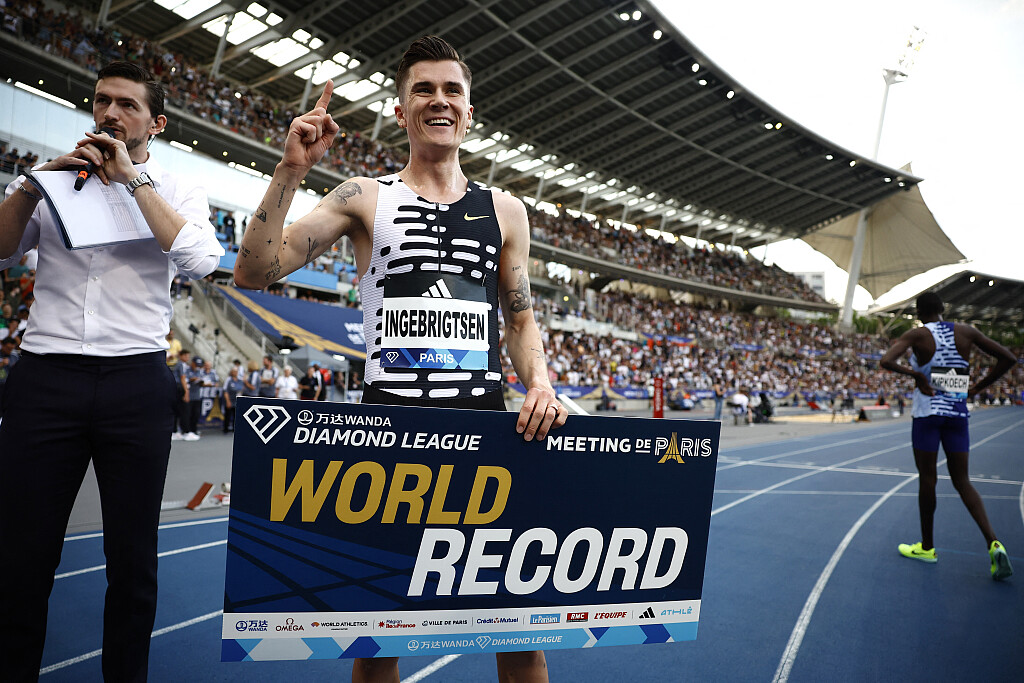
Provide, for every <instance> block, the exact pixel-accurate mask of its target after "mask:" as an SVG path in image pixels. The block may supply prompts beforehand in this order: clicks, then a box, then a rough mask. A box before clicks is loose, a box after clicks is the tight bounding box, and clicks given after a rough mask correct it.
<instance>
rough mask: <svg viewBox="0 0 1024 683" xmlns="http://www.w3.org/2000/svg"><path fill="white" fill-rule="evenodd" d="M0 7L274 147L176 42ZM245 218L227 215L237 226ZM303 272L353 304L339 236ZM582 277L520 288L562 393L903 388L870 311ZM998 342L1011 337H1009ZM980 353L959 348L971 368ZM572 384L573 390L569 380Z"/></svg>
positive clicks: (44, 43)
mask: <svg viewBox="0 0 1024 683" xmlns="http://www.w3.org/2000/svg"><path fill="white" fill-rule="evenodd" d="M0 11H2V12H3V13H4V21H3V30H4V31H5V32H6V33H8V34H10V35H13V36H16V37H17V38H18V39H19V40H21V41H24V42H26V43H29V44H31V45H34V46H36V47H37V48H40V49H42V50H43V51H45V52H46V53H48V54H49V55H52V56H54V57H57V58H60V59H64V60H70V61H72V62H74V63H75V64H77V65H79V66H81V67H84V68H85V69H87V70H89V71H91V72H95V71H97V70H98V68H99V67H100V66H101V65H102V64H104V63H106V62H107V61H109V60H111V59H129V60H133V61H137V62H139V63H140V64H142V65H143V66H145V67H146V68H148V69H150V70H151V71H152V72H153V73H154V74H155V75H156V76H157V77H158V78H159V79H160V80H161V81H162V82H163V83H164V84H165V87H166V90H167V99H168V104H170V105H173V106H175V107H177V108H179V109H181V110H184V111H185V112H188V113H189V114H191V115H192V116H195V117H198V118H200V119H203V120H205V121H208V122H212V123H215V124H217V125H219V126H223V127H224V128H225V129H227V130H230V131H231V132H233V133H236V134H240V135H243V136H245V137H248V138H251V139H253V140H256V141H258V142H260V143H263V144H265V145H267V146H269V147H272V148H280V147H281V146H282V144H283V136H284V135H285V133H286V131H287V126H288V124H289V122H290V121H291V119H292V118H293V117H294V116H295V115H296V112H297V109H296V107H295V106H294V104H292V105H289V103H286V102H282V101H277V100H274V99H273V98H272V97H271V96H269V95H267V94H266V93H263V92H260V91H258V90H256V89H253V88H250V87H248V86H246V85H245V84H243V83H236V82H231V81H230V80H228V79H227V78H224V77H214V76H213V75H211V74H210V73H209V72H207V71H205V70H204V69H203V68H201V67H200V66H199V65H197V64H195V63H193V62H192V61H190V60H189V59H188V57H187V56H186V55H184V54H182V53H180V52H175V51H173V50H171V49H168V48H167V47H166V46H163V45H161V44H159V43H154V42H152V41H150V40H147V39H145V38H143V37H140V36H135V35H131V34H129V33H127V32H125V31H122V30H119V29H118V28H117V27H116V26H115V27H113V29H111V28H109V27H108V28H106V29H103V30H98V29H96V28H95V27H94V25H93V24H92V21H91V18H90V17H88V16H86V15H85V14H83V13H81V12H80V11H79V10H78V9H77V8H71V9H69V8H67V7H63V6H61V5H59V4H56V3H50V2H47V3H43V2H38V1H36V2H24V3H9V4H8V5H7V6H6V7H4V8H0ZM0 152H3V153H0V159H2V160H3V161H4V162H5V164H6V166H7V167H9V168H5V169H4V170H6V171H8V172H12V171H15V170H17V168H18V164H19V162H20V163H21V164H25V163H29V162H30V161H31V160H32V159H31V157H22V156H19V155H17V154H15V155H13V156H12V154H11V152H12V150H6V149H5V150H0ZM26 159H27V161H26ZM406 160H407V157H406V155H405V154H404V153H403V152H402V151H401V150H400V149H395V148H392V147H389V146H388V145H387V144H385V143H384V142H382V141H380V140H373V139H370V137H368V136H367V135H365V134H363V133H361V132H360V131H355V130H344V129H343V131H342V133H341V134H340V135H339V137H338V139H337V140H336V142H335V144H334V146H333V148H332V149H331V150H330V151H329V153H328V154H327V155H326V156H325V158H324V159H323V161H322V162H321V164H322V165H323V166H325V167H327V168H329V169H330V170H332V171H335V172H337V173H339V174H341V175H342V176H344V177H348V176H356V175H359V176H369V177H375V176H379V175H382V174H386V173H392V172H394V171H396V170H399V169H401V168H402V167H403V165H404V164H405V162H406ZM232 213H233V212H230V211H227V210H217V209H215V210H214V214H213V217H212V218H213V222H214V223H215V225H217V227H218V229H220V230H221V231H222V232H223V235H222V236H223V238H224V241H225V246H227V247H228V249H229V250H233V249H235V247H234V246H233V245H234V243H235V242H236V241H237V234H240V233H236V228H235V227H234V226H235V225H236V222H235V220H234V217H232V218H231V219H230V221H228V220H227V218H228V216H229V215H231V214H232ZM247 219H248V217H241V220H238V221H237V229H238V230H241V229H243V228H244V225H245V222H246V220H247ZM530 225H531V231H532V238H533V240H534V241H535V242H540V243H545V244H550V245H552V246H554V247H559V248H562V249H567V250H570V251H572V252H574V253H577V254H583V255H586V256H590V257H592V258H595V259H598V260H600V261H603V262H607V263H617V264H621V265H624V266H629V267H632V268H637V269H640V270H643V271H645V272H648V273H653V274H658V275H664V276H670V277H674V278H681V279H683V280H688V281H694V282H701V283H706V284H712V285H716V286H719V287H724V288H728V289H730V290H733V291H742V292H751V293H759V294H771V295H773V296H775V297H783V298H786V299H791V300H793V301H794V303H795V304H799V303H804V302H814V303H822V302H824V300H823V299H822V298H821V297H820V296H819V295H818V294H816V293H815V292H813V291H812V290H811V289H810V288H809V287H808V286H807V285H806V284H805V283H804V281H803V280H801V279H800V278H798V277H796V276H795V275H793V274H791V273H788V272H785V271H783V270H782V269H780V268H778V267H777V266H773V265H766V264H765V263H762V262H761V261H758V260H757V259H755V258H753V257H752V256H750V255H748V254H746V253H745V252H744V251H743V250H741V249H728V248H715V247H714V245H710V244H707V243H705V244H704V245H701V246H690V245H688V244H687V243H685V242H684V241H682V240H680V239H673V238H671V237H670V236H667V235H665V234H663V233H659V232H657V231H648V230H644V229H637V228H635V227H634V226H630V225H626V224H623V223H620V222H618V221H615V220H614V219H613V217H611V216H595V217H594V218H593V219H590V218H587V217H586V216H584V215H580V214H578V213H576V214H571V213H569V212H568V211H566V210H564V209H563V210H561V211H560V212H558V213H557V214H556V213H551V212H546V211H541V210H537V209H532V208H531V209H530ZM228 265H229V264H228ZM535 265H536V264H535ZM307 267H308V268H310V269H311V270H316V271H321V272H325V273H328V274H330V275H332V276H334V275H336V276H337V278H338V287H337V289H338V290H341V291H342V292H343V294H342V296H341V301H338V298H339V297H338V296H337V293H336V292H331V291H330V290H328V291H324V290H323V289H322V288H312V289H307V288H304V287H303V286H301V285H286V286H285V287H274V288H272V292H273V293H279V294H284V295H286V296H289V297H291V298H300V299H309V300H314V301H320V302H322V303H323V305H327V306H348V307H358V306H359V302H358V296H357V290H356V288H355V286H356V285H357V284H358V278H357V277H356V275H355V268H354V266H353V263H352V258H351V255H350V254H349V253H348V252H347V250H346V249H345V248H344V247H343V245H335V247H334V248H333V249H332V250H331V251H330V252H328V254H325V255H324V256H323V257H321V258H320V259H317V260H316V261H315V262H313V263H311V264H309V266H307ZM224 270H228V271H229V270H230V268H229V267H228V268H225V269H224ZM223 273H224V271H223V270H222V271H221V276H220V277H223ZM581 274H582V273H581ZM591 275H593V276H597V277H588V278H584V279H583V280H576V279H573V282H572V283H571V284H565V283H562V282H561V281H557V280H555V281H552V282H551V283H549V284H550V287H545V288H541V287H535V291H534V293H533V297H534V302H533V303H534V306H535V309H536V311H537V312H538V318H539V322H540V323H541V330H542V334H543V337H544V346H545V349H546V350H547V356H548V367H549V371H550V374H551V379H552V382H553V384H555V385H556V386H559V387H562V388H563V389H565V388H577V389H580V388H583V389H584V390H585V391H584V393H587V392H589V393H593V392H594V391H598V390H608V391H611V392H613V394H614V395H617V396H619V397H648V396H650V392H651V390H652V387H653V380H654V377H656V376H662V377H664V378H665V379H666V384H667V389H668V391H670V392H673V393H686V394H690V395H692V396H694V397H695V398H697V399H699V398H707V397H709V396H711V387H712V386H713V385H714V384H715V383H716V382H721V383H723V384H724V385H725V386H726V387H727V388H728V389H727V391H729V392H732V391H738V390H740V389H746V390H749V391H752V392H755V393H757V392H761V391H765V392H769V393H770V394H771V395H773V396H774V397H776V398H777V399H780V400H783V401H801V400H802V401H808V400H811V401H815V400H816V401H819V402H820V401H830V400H833V399H834V398H835V397H836V396H839V395H845V394H846V393H847V392H853V393H854V394H855V395H856V396H858V397H860V398H862V399H874V398H876V397H882V398H891V397H894V396H895V395H896V394H898V393H905V392H907V391H908V390H909V388H910V387H909V385H908V384H907V383H905V382H901V381H900V378H897V377H895V376H894V375H888V374H886V373H881V372H879V371H878V361H879V359H880V358H881V356H882V354H883V352H884V351H885V349H886V348H887V347H888V345H889V343H890V341H891V337H892V335H893V332H894V330H899V329H901V328H900V327H899V326H898V325H897V326H896V327H892V326H886V325H884V324H883V321H881V320H878V321H873V322H872V323H870V324H869V326H870V325H875V326H876V327H877V329H878V330H879V331H878V332H875V333H864V332H855V333H849V334H843V333H839V332H837V331H836V329H835V324H834V322H835V320H834V316H833V317H831V318H829V317H828V316H823V317H821V318H820V319H814V318H810V317H806V316H805V317H803V318H801V319H796V318H793V317H790V315H789V314H788V312H787V311H786V310H785V309H773V308H767V307H763V306H762V307H759V308H752V307H751V306H750V305H744V304H741V303H740V302H737V301H734V300H731V299H729V298H728V297H722V298H719V299H713V298H711V297H700V296H680V295H679V293H678V292H676V293H673V292H672V291H670V288H669V287H668V285H666V286H665V287H650V286H644V287H639V286H636V287H634V286H630V284H629V283H622V282H619V281H617V280H615V281H613V282H611V283H608V282H607V279H608V278H601V277H599V276H600V275H601V273H594V274H591ZM5 276H6V277H5V287H4V291H3V296H4V298H3V299H0V303H2V305H3V313H2V321H3V322H0V325H3V326H4V329H3V331H4V332H7V333H8V334H12V335H13V334H15V333H16V331H17V329H18V326H19V325H21V327H22V328H23V323H20V322H19V314H18V309H19V307H20V306H22V305H23V303H24V302H25V301H26V300H27V301H28V302H29V304H30V301H31V299H30V297H31V276H28V279H25V276H24V275H23V274H21V273H19V276H18V279H17V280H15V279H13V278H11V277H10V275H9V274H5ZM531 276H535V277H537V279H538V281H542V280H543V279H544V278H543V268H542V267H538V268H535V271H534V272H532V273H531ZM592 283H598V284H600V285H601V289H600V291H594V290H589V294H590V295H589V296H588V290H587V287H588V285H589V284H592ZM797 307H799V306H797ZM4 336H7V335H4ZM1013 341H1017V342H1018V343H1019V338H1018V339H1016V340H1013V339H1011V343H1012V342H1013ZM1014 351H1015V353H1016V354H1017V356H1018V357H1021V356H1022V355H1024V349H1022V348H1021V347H1020V346H1016V347H1015V348H1014ZM502 360H503V367H504V375H505V377H506V379H507V381H508V382H509V384H510V385H514V384H515V381H516V378H515V374H514V371H513V370H512V366H511V363H510V362H509V360H508V357H507V354H504V353H503V355H502ZM985 361H986V359H985V358H984V357H978V356H975V363H976V364H983V363H985ZM356 374H357V373H356ZM1022 394H1024V366H1022V365H1020V364H1018V365H1017V366H1016V367H1015V368H1014V370H1012V371H1011V373H1010V374H1008V375H1007V376H1006V377H1005V378H1004V379H1003V380H1002V381H1001V382H1000V383H999V384H998V385H997V387H994V388H993V390H992V391H990V392H988V393H987V394H986V395H985V396H982V397H980V398H979V400H981V401H988V402H998V401H999V400H1003V401H1016V402H1019V401H1020V400H1021V396H1022ZM576 395H581V393H580V391H577V393H576Z"/></svg>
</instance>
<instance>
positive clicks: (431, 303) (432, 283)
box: [359, 174, 501, 399]
mask: <svg viewBox="0 0 1024 683" xmlns="http://www.w3.org/2000/svg"><path fill="white" fill-rule="evenodd" d="M377 183H378V188H377V209H376V213H375V215H374V220H373V251H372V255H371V258H370V267H369V268H368V269H367V271H366V273H365V274H364V275H363V277H362V279H361V280H360V282H359V293H360V296H361V298H362V303H363V334H364V336H365V337H366V373H365V381H366V383H367V384H369V385H371V386H373V387H375V388H377V389H380V390H382V391H387V392H390V393H393V394H397V395H399V396H408V397H413V398H425V399H431V398H433V399H444V398H464V397H468V396H480V395H483V394H485V393H487V392H490V391H495V390H497V389H500V388H501V360H500V357H499V355H498V262H499V259H500V258H501V230H500V229H499V227H498V219H497V216H496V214H495V210H494V201H493V199H492V197H491V192H490V190H488V189H487V188H485V187H483V186H482V185H479V184H478V183H474V182H472V181H470V182H469V185H468V187H467V189H466V194H464V195H463V196H462V198H461V199H459V200H458V201H457V202H455V203H453V204H439V203H436V202H429V201H427V200H426V199H423V198H422V197H419V196H417V194H416V192H414V191H413V190H412V189H411V188H410V187H409V186H408V185H406V184H405V183H404V182H402V180H401V178H399V177H398V175H397V174H392V175H388V176H384V177H381V178H378V179H377Z"/></svg>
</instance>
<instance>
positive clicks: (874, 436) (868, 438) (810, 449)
mask: <svg viewBox="0 0 1024 683" xmlns="http://www.w3.org/2000/svg"><path fill="white" fill-rule="evenodd" d="M996 421H997V419H996V418H993V419H990V420H985V421H983V422H972V423H971V426H972V427H983V426H985V425H987V424H989V423H991V422H996ZM902 434H906V429H900V430H899V431H893V432H884V433H878V434H869V435H865V436H862V437H860V438H857V439H847V440H846V441H836V442H835V443H826V444H819V445H817V446H809V447H807V448H802V449H800V450H797V451H786V452H784V453H776V454H775V455H766V456H765V457H763V458H756V459H754V460H737V461H733V462H731V463H729V464H727V465H724V466H722V465H721V463H720V464H719V467H718V470H717V471H718V472H722V471H724V470H731V469H733V468H734V467H742V466H744V465H756V464H759V463H763V462H768V461H771V460H775V459H776V458H782V457H785V456H787V455H800V454H801V453H811V452H813V451H820V450H824V449H832V448H835V447H836V446H847V445H849V444H851V443H863V442H864V441H871V440H873V439H880V438H883V437H888V436H897V435H902ZM817 436H820V435H815V436H814V437H806V438H816V437H817ZM801 438H804V437H801ZM794 440H795V439H794ZM782 443H784V442H781V441H773V442H771V443H767V444H751V445H750V446H738V447H736V448H730V449H727V450H724V451H720V453H719V456H722V455H725V454H728V453H732V452H733V451H736V450H744V449H748V448H762V449H765V448H770V447H772V446H775V445H778V444H782ZM979 444H980V442H979Z"/></svg>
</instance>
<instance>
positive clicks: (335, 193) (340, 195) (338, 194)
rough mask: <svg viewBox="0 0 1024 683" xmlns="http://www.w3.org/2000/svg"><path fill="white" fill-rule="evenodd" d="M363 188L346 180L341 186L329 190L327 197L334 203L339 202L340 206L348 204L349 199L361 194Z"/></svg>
mask: <svg viewBox="0 0 1024 683" xmlns="http://www.w3.org/2000/svg"><path fill="white" fill-rule="evenodd" d="M362 193H363V188H361V187H359V184H358V183H355V182H352V181H351V180H346V181H345V182H343V183H342V184H341V185H338V186H337V187H336V188H334V189H333V190H331V193H330V195H328V196H329V197H332V198H333V199H334V200H335V201H339V202H341V203H342V204H348V200H349V199H350V198H351V197H355V196H356V195H357V194H362Z"/></svg>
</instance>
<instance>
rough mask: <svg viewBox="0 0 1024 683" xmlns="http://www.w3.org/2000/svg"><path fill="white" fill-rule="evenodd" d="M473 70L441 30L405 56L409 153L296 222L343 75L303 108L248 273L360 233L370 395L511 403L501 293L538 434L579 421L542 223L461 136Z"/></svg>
mask: <svg viewBox="0 0 1024 683" xmlns="http://www.w3.org/2000/svg"><path fill="white" fill-rule="evenodd" d="M470 82H471V74H470V71H469V67H467V66H466V64H465V63H464V62H462V60H461V58H460V57H459V54H458V52H456V51H455V49H454V48H452V47H451V46H450V45H449V44H448V43H446V42H445V41H444V40H442V39H440V38H438V37H436V36H427V37H425V38H421V39H419V40H417V41H415V42H414V43H413V44H412V45H410V46H409V49H408V50H407V51H406V53H405V55H404V56H403V57H402V61H401V62H400V64H399V66H398V73H397V75H396V76H395V86H396V89H397V90H398V98H399V104H397V105H396V106H395V117H396V118H397V121H398V125H399V126H400V127H401V128H405V129H406V130H407V131H408V134H409V164H408V165H407V166H406V167H405V168H404V169H402V170H401V171H400V172H399V173H396V174H393V175H388V176H384V177H381V178H376V179H371V178H352V179H351V180H348V181H346V182H344V183H342V184H341V185H339V186H338V187H336V188H334V190H333V191H331V193H330V194H328V195H327V196H326V197H325V198H324V199H323V200H322V201H321V202H320V203H319V204H318V205H317V206H316V208H314V209H313V211H311V212H310V213H309V214H308V215H306V216H304V217H302V218H300V219H299V220H297V221H295V222H294V223H292V224H291V225H289V226H288V227H287V228H283V227H282V226H283V224H284V218H285V214H286V213H287V212H288V207H289V206H290V205H291V201H292V197H293V196H294V194H295V192H296V190H298V189H299V187H300V183H301V181H302V179H303V177H305V175H306V173H307V172H308V171H309V169H310V168H311V167H312V166H313V164H315V163H317V162H318V161H320V159H321V158H322V157H323V156H324V153H325V152H326V151H327V150H328V149H329V148H330V146H331V143H332V142H333V141H334V137H335V135H336V134H337V133H338V125H337V124H336V123H335V122H334V120H333V119H332V118H331V116H330V114H328V113H327V109H328V106H329V105H330V101H331V93H332V91H333V87H334V86H333V83H332V81H327V83H326V84H325V85H324V92H323V94H322V95H321V96H320V99H319V101H318V102H317V103H316V107H315V108H314V109H313V110H312V111H311V112H309V113H308V114H305V115H303V116H300V117H298V118H296V119H295V120H294V121H292V124H291V126H290V128H289V131H288V138H287V141H286V142H285V148H284V156H283V158H282V159H281V163H279V164H278V165H277V168H276V170H275V172H274V178H273V180H272V181H271V185H270V189H269V190H268V191H267V194H266V195H265V196H264V198H263V201H262V202H261V203H260V206H259V209H258V210H257V211H256V214H255V215H254V217H253V219H252V220H251V221H250V222H249V226H248V229H247V230H246V232H245V236H244V237H243V238H242V245H241V248H240V250H239V256H238V259H237V260H236V261H235V282H236V283H237V284H238V286H240V287H251V288H253V289H262V288H263V287H266V286H267V285H269V284H271V283H272V282H275V281H277V280H278V279H280V278H281V277H283V276H285V275H287V274H288V273H290V272H292V271H294V270H296V269H298V268H301V267H302V266H304V265H305V264H307V263H310V262H311V261H312V260H313V259H315V258H316V257H317V256H319V255H320V254H322V253H323V252H324V251H325V250H326V249H328V248H329V247H330V246H331V245H332V244H333V243H334V242H336V241H337V240H338V239H340V238H341V237H348V238H349V239H350V240H351V241H352V246H353V251H354V253H355V259H356V266H357V269H358V271H359V288H360V295H361V298H362V302H363V330H364V334H365V337H366V352H367V353H366V372H365V390H364V392H363V403H377V404H387V405H411V406H426V407H439V408H464V409H475V410H505V404H504V400H503V399H502V395H501V361H500V357H499V340H498V317H497V316H498V305H499V302H500V305H501V311H502V314H503V316H504V319H505V343H506V346H507V348H508V354H509V358H510V359H511V360H512V364H513V365H514V366H515V369H516V372H517V373H518V375H519V378H520V380H521V381H522V383H523V385H524V386H525V387H526V388H527V394H526V399H525V401H524V403H523V407H522V410H520V413H519V420H518V422H517V424H516V429H517V430H518V432H519V433H521V434H523V437H524V438H525V439H526V440H527V441H530V440H532V439H534V438H536V439H543V438H544V437H545V436H546V435H547V432H548V430H549V429H552V428H555V427H560V426H561V425H563V424H564V423H565V420H566V410H565V409H564V408H562V407H560V404H559V402H558V400H557V398H556V397H555V392H554V390H553V389H552V387H551V383H550V381H549V380H548V374H547V364H546V360H545V355H544V349H543V346H542V344H541V337H540V331H539V330H538V328H537V323H536V321H535V319H534V315H533V307H532V302H531V299H530V282H529V279H528V277H527V274H526V265H527V259H528V257H529V253H530V232H529V224H528V221H527V215H526V208H525V207H524V206H523V203H522V202H521V201H519V200H518V199H515V198H514V197H512V196H510V195H507V194H504V193H502V192H498V191H492V190H490V189H488V188H485V187H483V186H482V185H480V184H478V183H473V182H470V181H469V180H468V179H467V178H466V176H465V174H464V173H463V172H462V167H461V166H460V164H459V145H460V144H462V141H463V139H464V138H465V136H466V133H467V132H468V131H469V129H470V127H471V126H472V123H473V107H472V106H471V105H470V103H469V93H470ZM498 675H499V679H500V680H502V681H512V680H515V681H546V680H547V667H546V664H545V660H544V654H543V653H542V652H513V653H503V654H499V655H498ZM352 676H353V680H356V681H370V680H372V681H397V680H398V664H397V658H382V659H377V660H371V659H357V660H356V663H355V666H354V667H353V673H352Z"/></svg>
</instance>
